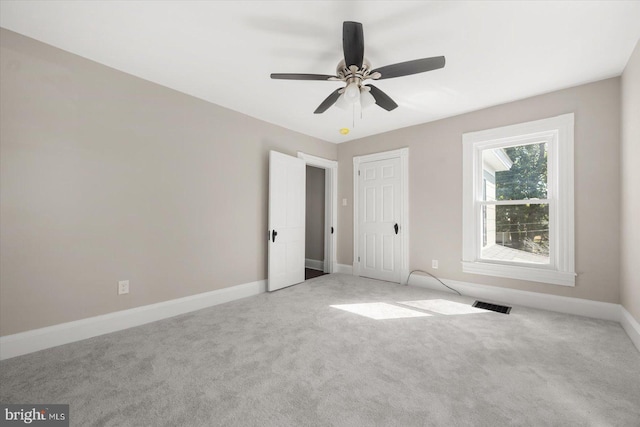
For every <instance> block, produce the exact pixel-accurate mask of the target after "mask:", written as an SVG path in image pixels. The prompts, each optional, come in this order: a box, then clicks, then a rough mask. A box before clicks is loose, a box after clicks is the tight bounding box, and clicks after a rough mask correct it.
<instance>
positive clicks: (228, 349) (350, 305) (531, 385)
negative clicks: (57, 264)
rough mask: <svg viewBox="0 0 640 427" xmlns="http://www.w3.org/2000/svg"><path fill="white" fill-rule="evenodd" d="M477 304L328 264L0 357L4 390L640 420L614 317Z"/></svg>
mask: <svg viewBox="0 0 640 427" xmlns="http://www.w3.org/2000/svg"><path fill="white" fill-rule="evenodd" d="M472 302H473V300H472V299H468V298H464V297H458V296H455V295H453V294H446V293H438V292H432V291H428V290H426V289H421V288H414V287H406V286H400V285H394V284H390V283H385V282H378V281H374V280H368V279H362V278H356V277H353V276H347V275H336V274H332V275H326V276H322V277H318V278H316V279H312V280H310V281H307V282H305V283H304V284H301V285H298V286H294V287H291V288H287V289H283V290H281V291H278V292H275V293H272V294H262V295H258V296H256V297H251V298H247V299H244V300H240V301H235V302H232V303H228V304H224V305H220V306H216V307H212V308H209V309H205V310H201V311H199V312H195V313H192V314H189V315H184V316H179V317H175V318H172V319H168V320H165V321H160V322H156V323H153V324H149V325H145V326H141V327H137V328H133V329H129V330H126V331H121V332H118V333H114V334H109V335H105V336H101V337H97V338H93V339H90V340H86V341H82V342H78V343H73V344H69V345H65V346H61V347H57V348H53V349H49V350H45V351H41V352H38V353H34V354H30V355H25V356H21V357H18V358H14V359H9V360H5V361H3V362H1V363H0V401H2V402H3V403H69V404H70V405H71V417H70V418H71V425H74V426H93V425H95V426H218V425H219V426H492V427H493V426H506V425H520V426H633V427H637V426H638V425H639V420H640V353H639V352H638V351H637V350H636V348H635V347H634V346H633V344H632V343H631V341H630V340H629V338H628V337H627V336H626V334H625V333H624V331H623V330H622V328H621V327H620V325H618V324H616V323H614V322H607V321H601V320H594V319H588V318H582V317H577V316H570V315H563V314H558V313H552V312H545V311H540V310H533V309H526V308H521V307H514V308H513V310H512V311H511V314H509V315H504V314H498V313H493V312H489V313H486V312H482V311H477V310H468V308H469V304H470V303H472ZM460 303H463V304H460Z"/></svg>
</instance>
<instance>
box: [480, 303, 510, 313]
mask: <svg viewBox="0 0 640 427" xmlns="http://www.w3.org/2000/svg"><path fill="white" fill-rule="evenodd" d="M473 306H474V307H478V308H483V309H485V310H491V311H495V312H498V313H504V314H509V312H510V311H511V307H507V306H506V305H498V304H490V303H488V302H484V301H476V302H474V303H473Z"/></svg>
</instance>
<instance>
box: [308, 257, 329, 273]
mask: <svg viewBox="0 0 640 427" xmlns="http://www.w3.org/2000/svg"><path fill="white" fill-rule="evenodd" d="M304 267H305V268H310V269H312V270H320V271H324V261H318V260H317V259H310V258H305V259H304Z"/></svg>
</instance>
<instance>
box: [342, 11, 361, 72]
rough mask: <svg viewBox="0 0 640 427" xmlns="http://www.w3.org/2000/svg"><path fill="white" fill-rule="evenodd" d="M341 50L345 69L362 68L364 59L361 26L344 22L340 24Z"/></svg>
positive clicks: (357, 23) (356, 23)
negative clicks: (351, 67) (353, 66)
mask: <svg viewBox="0 0 640 427" xmlns="http://www.w3.org/2000/svg"><path fill="white" fill-rule="evenodd" d="M342 50H343V51H344V63H345V65H346V66H347V68H348V67H349V66H351V65H356V66H357V67H358V68H361V67H362V60H363V59H364V34H363V32H362V24H361V23H359V22H351V21H345V22H343V23H342Z"/></svg>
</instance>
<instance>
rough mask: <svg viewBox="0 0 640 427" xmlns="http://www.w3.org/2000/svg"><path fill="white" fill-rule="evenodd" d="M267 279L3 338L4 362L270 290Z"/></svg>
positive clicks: (0, 346) (1, 354)
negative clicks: (267, 287) (267, 286)
mask: <svg viewBox="0 0 640 427" xmlns="http://www.w3.org/2000/svg"><path fill="white" fill-rule="evenodd" d="M266 284H267V281H266V280H259V281H257V282H251V283H245V284H242V285H237V286H231V287H229V288H223V289H217V290H215V291H211V292H205V293H202V294H197V295H191V296H188V297H184V298H178V299H174V300H170V301H164V302H160V303H157V304H150V305H144V306H142V307H136V308H132V309H129V310H122V311H116V312H114V313H109V314H104V315H101V316H95V317H89V318H87V319H81V320H76V321H73V322H68V323H61V324H59V325H54V326H48V327H46V328H41V329H34V330H31V331H27V332H21V333H18V334H14V335H7V336H4V337H0V360H4V359H9V358H11V357H16V356H21V355H23V354H27V353H33V352H34V351H39V350H44V349H46V348H50V347H56V346H59V345H63V344H68V343H71V342H75V341H80V340H84V339H87V338H92V337H96V336H98V335H103V334H108V333H110V332H116V331H120V330H123V329H128V328H132V327H134V326H140V325H144V324H145V323H150V322H155V321H157V320H162V319H166V318H169V317H173V316H177V315H180V314H184V313H189V312H191V311H196V310H200V309H203V308H207V307H211V306H214V305H218V304H223V303H225V302H229V301H234V300H237V299H240V298H246V297H250V296H253V295H258V294H260V293H263V292H265V291H266Z"/></svg>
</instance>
